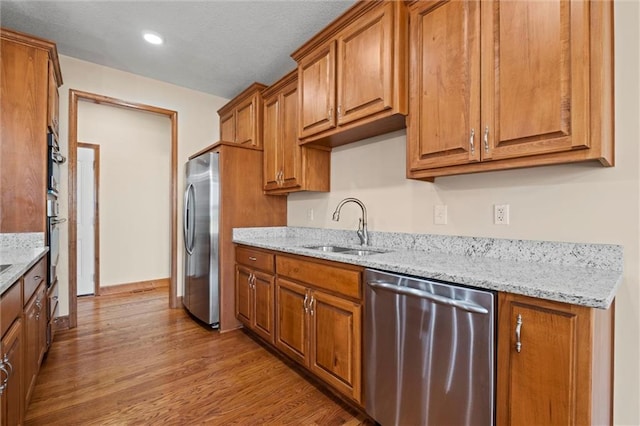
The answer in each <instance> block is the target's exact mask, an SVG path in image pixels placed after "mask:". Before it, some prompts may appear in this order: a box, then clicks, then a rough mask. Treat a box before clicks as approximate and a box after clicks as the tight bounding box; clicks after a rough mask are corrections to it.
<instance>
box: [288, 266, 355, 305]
mask: <svg viewBox="0 0 640 426" xmlns="http://www.w3.org/2000/svg"><path fill="white" fill-rule="evenodd" d="M276 269H277V271H278V275H279V276H285V277H288V278H291V279H294V280H296V281H301V282H304V283H307V284H311V285H313V286H314V287H318V288H322V289H325V290H328V291H331V292H333V293H339V294H343V295H345V296H347V297H351V298H354V299H361V298H362V293H361V285H360V282H361V278H360V277H361V270H359V269H347V268H345V267H338V266H332V265H328V264H325V263H318V262H312V261H307V260H303V259H298V258H292V257H286V256H276Z"/></svg>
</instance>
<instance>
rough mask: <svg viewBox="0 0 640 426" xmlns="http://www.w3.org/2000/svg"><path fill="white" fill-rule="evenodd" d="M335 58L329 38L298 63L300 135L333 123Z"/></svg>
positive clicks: (308, 134)
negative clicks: (324, 43) (311, 54)
mask: <svg viewBox="0 0 640 426" xmlns="http://www.w3.org/2000/svg"><path fill="white" fill-rule="evenodd" d="M335 58H336V52H335V42H331V43H329V44H328V45H327V46H326V48H324V49H321V50H320V51H318V52H317V54H316V55H314V56H310V57H307V58H304V59H303V60H302V61H301V62H300V64H299V65H298V78H299V82H298V87H299V94H298V97H299V100H300V117H299V123H300V125H299V128H298V130H299V131H298V134H299V136H300V137H301V138H304V137H307V136H310V135H314V134H316V133H319V132H322V131H324V130H327V129H332V128H334V127H335V126H336V119H335V115H336V111H335V109H334V107H335V103H336V102H335V98H336V95H335V75H336V70H335Z"/></svg>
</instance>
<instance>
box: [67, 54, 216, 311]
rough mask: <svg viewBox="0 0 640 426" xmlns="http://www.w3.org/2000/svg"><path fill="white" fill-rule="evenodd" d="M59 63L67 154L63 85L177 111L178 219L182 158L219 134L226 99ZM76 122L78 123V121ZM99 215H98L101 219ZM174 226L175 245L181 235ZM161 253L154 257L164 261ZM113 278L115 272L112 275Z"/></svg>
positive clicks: (85, 65)
mask: <svg viewBox="0 0 640 426" xmlns="http://www.w3.org/2000/svg"><path fill="white" fill-rule="evenodd" d="M60 67H61V69H62V78H63V80H64V85H63V86H62V87H61V88H60V141H59V142H60V145H61V149H62V152H63V154H64V155H65V156H67V155H68V152H67V151H68V137H69V133H68V122H69V94H68V92H69V89H75V90H81V91H85V92H90V93H95V94H99V95H105V96H110V97H113V98H117V99H122V100H126V101H130V102H136V103H142V104H146V105H152V106H156V107H161V108H165V109H169V110H174V111H177V112H178V191H179V193H178V224H180V223H182V214H181V212H182V197H181V189H180V188H182V187H183V184H184V182H183V180H184V179H183V178H184V163H185V162H186V161H187V159H188V157H189V156H190V155H191V154H193V153H195V152H197V151H199V150H200V149H202V148H204V147H206V146H208V145H210V144H211V143H213V142H215V141H217V140H218V139H219V122H218V120H219V118H218V114H217V110H218V109H219V108H220V107H222V106H223V105H224V104H225V103H226V102H227V101H228V100H227V99H224V98H221V97H218V96H213V95H209V94H206V93H202V92H197V91H194V90H190V89H185V88H183V87H179V86H175V85H172V84H169V83H164V82H161V81H157V80H152V79H149V78H145V77H141V76H138V75H135V74H131V73H127V72H123V71H119V70H115V69H112V68H107V67H103V66H100V65H96V64H93V63H90V62H85V61H81V60H78V59H75V58H71V57H68V56H64V55H61V56H60ZM81 125H82V124H81V123H80V124H79V127H80V126H81ZM61 174H62V176H61V180H62V191H61V196H60V209H61V215H62V216H63V217H66V216H67V214H68V212H67V202H68V197H67V191H68V188H67V179H68V176H67V166H66V165H65V166H63V167H62V173H61ZM105 219H106V218H105V217H104V215H103V217H102V218H101V220H105ZM180 229H181V228H180V226H178V250H179V253H180V252H181V251H180V247H182V235H181V232H179V231H180ZM67 247H68V233H67V228H66V227H63V228H62V232H61V235H60V248H61V254H60V265H59V267H58V270H59V277H58V278H59V285H60V288H59V295H60V315H67V314H68V313H69V300H68V297H67V296H68V287H69V278H68V272H69V271H68V264H69V263H68V262H69V260H68V252H67ZM164 261H165V258H162V259H158V262H159V263H160V262H164ZM114 279H115V278H114ZM181 288H182V257H181V256H178V289H179V290H180V289H181Z"/></svg>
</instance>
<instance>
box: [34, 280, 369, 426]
mask: <svg viewBox="0 0 640 426" xmlns="http://www.w3.org/2000/svg"><path fill="white" fill-rule="evenodd" d="M167 300H168V296H167V289H165V288H161V289H154V290H150V291H145V292H138V293H129V294H126V295H122V294H118V295H109V296H99V297H91V298H81V299H79V301H78V325H79V326H78V327H77V328H76V329H73V330H66V331H62V332H59V333H58V334H56V337H55V340H54V343H53V346H52V348H51V350H50V352H49V354H48V357H47V359H46V360H45V362H44V363H43V366H42V368H41V370H40V374H39V376H38V382H37V384H36V388H35V391H34V394H33V397H32V399H31V404H30V406H29V409H28V411H27V413H26V424H27V425H44V424H46V425H55V424H64V425H70V424H74V425H76V424H82V425H96V424H100V425H116V424H117V425H123V424H180V425H191V424H251V425H254V424H307V425H312V424H318V425H358V424H370V423H369V421H368V420H367V418H366V416H363V415H362V414H359V413H357V412H355V411H353V410H352V409H350V408H349V407H348V406H346V405H345V404H344V403H342V402H340V401H339V400H337V399H335V398H334V397H332V396H330V395H328V394H327V393H326V391H322V390H320V389H319V388H318V387H316V386H314V385H313V384H311V383H310V382H308V381H307V380H305V379H304V378H303V377H302V376H301V375H300V374H299V373H298V372H296V371H294V370H292V369H291V368H290V367H289V366H287V365H286V364H285V363H284V362H283V361H282V360H281V359H279V358H278V357H276V356H274V355H273V354H272V353H270V352H269V351H267V350H266V349H265V348H264V347H262V346H261V345H259V344H257V343H256V342H255V341H253V340H252V339H251V338H250V337H248V336H247V335H246V334H245V333H244V332H242V331H240V330H238V331H233V332H229V333H225V334H219V333H218V332H215V331H211V330H208V329H206V328H204V327H201V326H199V325H197V324H196V323H195V322H194V321H193V320H192V319H191V318H189V316H188V315H187V314H186V313H185V312H184V311H183V310H182V309H169V308H168V307H167Z"/></svg>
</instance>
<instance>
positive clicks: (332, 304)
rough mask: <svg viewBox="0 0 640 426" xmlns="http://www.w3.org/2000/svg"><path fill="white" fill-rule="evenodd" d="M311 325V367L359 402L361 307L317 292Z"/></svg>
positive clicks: (314, 296) (313, 304)
mask: <svg viewBox="0 0 640 426" xmlns="http://www.w3.org/2000/svg"><path fill="white" fill-rule="evenodd" d="M310 325H311V342H312V345H311V364H310V368H311V370H312V371H313V372H314V373H315V374H317V375H318V376H320V377H321V378H323V379H324V380H325V381H327V382H329V383H330V384H331V385H333V386H334V387H335V388H336V389H338V390H340V391H341V392H343V393H345V394H346V395H348V396H349V397H351V398H353V399H355V400H356V401H360V397H361V391H360V379H361V372H360V371H361V346H360V336H361V332H360V330H361V309H360V306H359V305H357V304H355V303H353V302H349V301H346V300H344V299H341V298H338V297H335V296H331V295H328V294H325V293H322V292H318V291H316V292H314V293H313V303H312V309H311V324H310Z"/></svg>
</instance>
